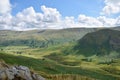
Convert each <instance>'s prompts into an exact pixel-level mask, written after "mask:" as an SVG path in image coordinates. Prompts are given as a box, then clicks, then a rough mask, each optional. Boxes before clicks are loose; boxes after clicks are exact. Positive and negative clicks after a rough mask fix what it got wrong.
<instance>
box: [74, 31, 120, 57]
mask: <svg viewBox="0 0 120 80" xmlns="http://www.w3.org/2000/svg"><path fill="white" fill-rule="evenodd" d="M74 49H75V50H77V54H83V55H85V56H91V55H106V54H109V53H110V52H111V51H116V52H120V31H117V30H111V29H102V30H99V31H96V32H92V33H88V34H86V35H85V36H84V37H83V38H82V39H80V40H79V41H78V44H77V45H76V46H75V47H74Z"/></svg>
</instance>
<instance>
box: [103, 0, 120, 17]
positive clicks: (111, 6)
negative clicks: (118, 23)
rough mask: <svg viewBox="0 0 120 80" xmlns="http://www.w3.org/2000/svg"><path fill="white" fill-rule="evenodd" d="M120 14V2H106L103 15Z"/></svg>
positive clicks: (117, 0) (113, 0)
mask: <svg viewBox="0 0 120 80" xmlns="http://www.w3.org/2000/svg"><path fill="white" fill-rule="evenodd" d="M116 13H120V0H105V7H104V8H103V10H102V13H101V14H107V15H110V14H116Z"/></svg>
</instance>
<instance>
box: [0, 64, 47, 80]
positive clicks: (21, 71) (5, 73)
mask: <svg viewBox="0 0 120 80" xmlns="http://www.w3.org/2000/svg"><path fill="white" fill-rule="evenodd" d="M0 80H45V78H43V77H42V76H40V75H38V74H36V73H34V72H33V71H30V69H29V68H28V67H26V66H8V65H7V64H5V63H3V62H0Z"/></svg>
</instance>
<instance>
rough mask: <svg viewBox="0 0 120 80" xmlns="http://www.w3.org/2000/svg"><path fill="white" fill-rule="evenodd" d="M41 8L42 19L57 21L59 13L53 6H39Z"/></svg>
mask: <svg viewBox="0 0 120 80" xmlns="http://www.w3.org/2000/svg"><path fill="white" fill-rule="evenodd" d="M41 10H42V11H43V12H44V14H43V21H45V22H59V21H60V18H61V14H60V13H59V11H57V9H55V8H47V7H46V6H41Z"/></svg>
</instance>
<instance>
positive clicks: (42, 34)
mask: <svg viewBox="0 0 120 80" xmlns="http://www.w3.org/2000/svg"><path fill="white" fill-rule="evenodd" d="M95 30H96V29H87V28H73V29H72V28H71V29H61V30H52V29H51V30H32V31H7V30H3V31H0V45H1V46H9V45H17V46H18V45H27V46H31V47H47V46H50V45H56V44H63V43H66V42H72V41H76V40H78V39H79V38H81V37H83V36H84V35H85V34H86V33H89V32H93V31H95Z"/></svg>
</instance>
